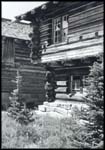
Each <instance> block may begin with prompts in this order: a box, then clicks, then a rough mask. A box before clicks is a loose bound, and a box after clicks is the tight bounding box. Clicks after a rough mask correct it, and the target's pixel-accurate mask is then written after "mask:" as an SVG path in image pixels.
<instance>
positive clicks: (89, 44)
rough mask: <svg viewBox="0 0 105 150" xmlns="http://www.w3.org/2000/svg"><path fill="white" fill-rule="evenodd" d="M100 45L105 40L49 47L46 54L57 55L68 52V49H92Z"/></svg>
mask: <svg viewBox="0 0 105 150" xmlns="http://www.w3.org/2000/svg"><path fill="white" fill-rule="evenodd" d="M98 43H103V38H102V37H101V38H98V39H97V38H94V39H89V40H85V41H79V42H75V43H72V44H68V45H67V44H66V45H61V46H59V47H55V46H54V47H52V48H50V47H48V48H47V50H46V52H45V54H46V53H55V52H59V51H64V50H68V49H74V48H82V47H88V46H89V47H90V46H92V45H95V44H98Z"/></svg>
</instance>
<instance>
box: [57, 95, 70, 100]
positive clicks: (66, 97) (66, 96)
mask: <svg viewBox="0 0 105 150" xmlns="http://www.w3.org/2000/svg"><path fill="white" fill-rule="evenodd" d="M56 99H65V100H66V99H70V97H69V95H67V94H61V93H59V94H58V93H57V94H56Z"/></svg>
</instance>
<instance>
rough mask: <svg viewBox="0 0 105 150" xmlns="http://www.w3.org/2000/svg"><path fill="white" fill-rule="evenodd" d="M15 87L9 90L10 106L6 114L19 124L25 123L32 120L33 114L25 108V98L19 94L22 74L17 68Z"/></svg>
mask: <svg viewBox="0 0 105 150" xmlns="http://www.w3.org/2000/svg"><path fill="white" fill-rule="evenodd" d="M13 82H14V83H16V85H17V88H16V89H15V90H13V92H11V96H10V97H9V99H10V106H9V108H8V116H10V117H12V118H13V119H15V120H16V121H18V122H19V123H20V124H25V125H27V124H28V123H29V122H31V121H33V118H32V116H33V114H32V113H31V112H30V111H29V109H27V108H26V104H25V99H24V98H23V97H22V94H21V87H22V84H21V83H22V76H20V73H19V70H17V76H16V80H15V81H13Z"/></svg>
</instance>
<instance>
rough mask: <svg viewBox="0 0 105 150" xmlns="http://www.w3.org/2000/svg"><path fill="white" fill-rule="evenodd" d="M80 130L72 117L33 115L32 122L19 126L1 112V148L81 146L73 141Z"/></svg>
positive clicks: (81, 128)
mask: <svg viewBox="0 0 105 150" xmlns="http://www.w3.org/2000/svg"><path fill="white" fill-rule="evenodd" d="M80 130H81V131H82V130H83V127H81V125H79V124H77V122H76V120H75V119H73V118H54V117H51V116H49V115H44V116H39V115H35V121H34V122H33V123H30V124H29V125H28V126H20V125H19V124H18V123H17V122H15V120H13V119H11V118H10V117H8V116H7V113H6V112H2V148H81V147H82V145H81V143H79V144H78V143H76V142H74V141H75V140H74V139H76V136H78V135H79V133H78V132H79V131H80ZM81 131H80V132H81Z"/></svg>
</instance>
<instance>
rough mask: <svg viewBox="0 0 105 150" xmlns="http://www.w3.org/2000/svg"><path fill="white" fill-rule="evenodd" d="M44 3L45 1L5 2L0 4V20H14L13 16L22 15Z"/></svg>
mask: <svg viewBox="0 0 105 150" xmlns="http://www.w3.org/2000/svg"><path fill="white" fill-rule="evenodd" d="M44 3H46V1H36V2H33V1H29V2H28V1H26V2H15V1H14V2H13V1H6V2H3V1H2V2H1V6H2V18H8V19H12V20H14V17H15V16H18V15H20V14H23V13H25V12H27V11H29V10H31V9H33V8H35V7H38V6H40V5H42V4H44Z"/></svg>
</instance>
